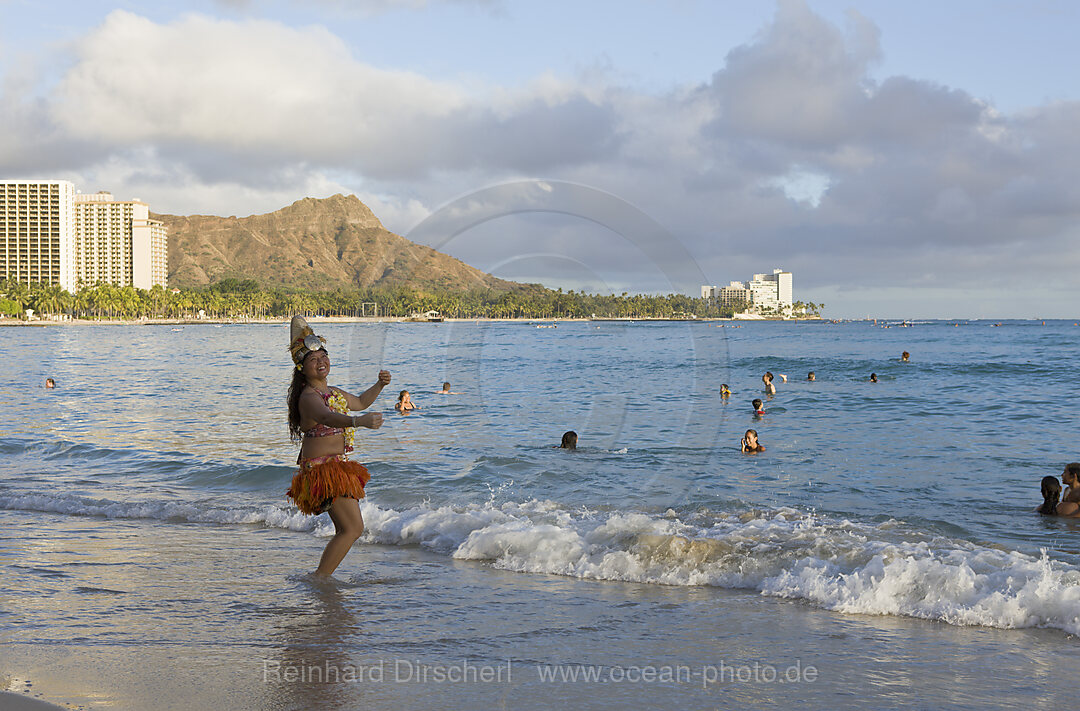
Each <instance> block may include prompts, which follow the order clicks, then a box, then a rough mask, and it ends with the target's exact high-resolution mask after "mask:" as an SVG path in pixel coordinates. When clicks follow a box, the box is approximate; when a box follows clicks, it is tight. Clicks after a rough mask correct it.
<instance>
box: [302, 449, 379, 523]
mask: <svg viewBox="0 0 1080 711" xmlns="http://www.w3.org/2000/svg"><path fill="white" fill-rule="evenodd" d="M369 481H371V474H369V473H368V470H367V467H365V466H364V465H363V464H360V463H359V462H350V461H349V460H348V459H347V458H346V457H345V455H344V454H332V455H330V456H329V457H315V458H314V459H304V460H302V461H301V462H300V468H299V469H298V470H297V472H296V475H295V476H293V480H292V486H290V487H289V491H288V492H287V495H288V497H289V498H290V499H292V500H293V501H294V502H296V506H297V508H299V509H300V510H301V511H303V512H304V513H306V514H321V513H323V512H324V511H326V510H327V509H329V508H330V504H332V503H334V499H336V498H337V497H339V496H348V497H349V498H352V499H362V498H364V485H365V484H367V483H368V482H369Z"/></svg>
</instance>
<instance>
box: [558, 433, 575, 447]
mask: <svg viewBox="0 0 1080 711" xmlns="http://www.w3.org/2000/svg"><path fill="white" fill-rule="evenodd" d="M558 449H577V432H574V431H573V430H570V431H569V432H563V436H562V444H560V445H559V446H558Z"/></svg>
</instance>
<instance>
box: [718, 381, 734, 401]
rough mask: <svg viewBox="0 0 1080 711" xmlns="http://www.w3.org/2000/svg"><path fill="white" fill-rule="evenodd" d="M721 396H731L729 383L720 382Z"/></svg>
mask: <svg viewBox="0 0 1080 711" xmlns="http://www.w3.org/2000/svg"><path fill="white" fill-rule="evenodd" d="M720 397H722V398H726V397H731V389H730V388H729V387H728V385H727V383H720Z"/></svg>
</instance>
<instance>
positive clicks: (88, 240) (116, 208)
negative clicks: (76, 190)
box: [74, 191, 168, 289]
mask: <svg viewBox="0 0 1080 711" xmlns="http://www.w3.org/2000/svg"><path fill="white" fill-rule="evenodd" d="M74 246H75V277H76V278H75V281H76V283H78V282H79V281H81V282H82V283H83V284H96V283H98V282H106V283H109V284H116V285H117V286H128V285H129V284H130V285H131V286H134V287H135V288H137V289H150V288H151V287H152V286H153V285H154V284H161V285H162V286H165V279H166V276H167V274H168V269H167V265H166V258H167V250H168V238H167V237H166V235H165V224H164V223H162V222H160V221H159V220H151V219H150V206H149V205H147V204H146V203H144V202H140V201H138V200H128V201H118V200H114V199H113V196H112V195H111V194H109V193H107V192H104V191H103V192H99V193H96V194H94V195H76V196H75V239H74Z"/></svg>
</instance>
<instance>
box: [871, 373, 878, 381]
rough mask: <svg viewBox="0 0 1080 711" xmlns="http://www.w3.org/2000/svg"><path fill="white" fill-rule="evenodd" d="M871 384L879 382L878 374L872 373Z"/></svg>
mask: <svg viewBox="0 0 1080 711" xmlns="http://www.w3.org/2000/svg"><path fill="white" fill-rule="evenodd" d="M870 382H871V383H876V382H877V373H870Z"/></svg>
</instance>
